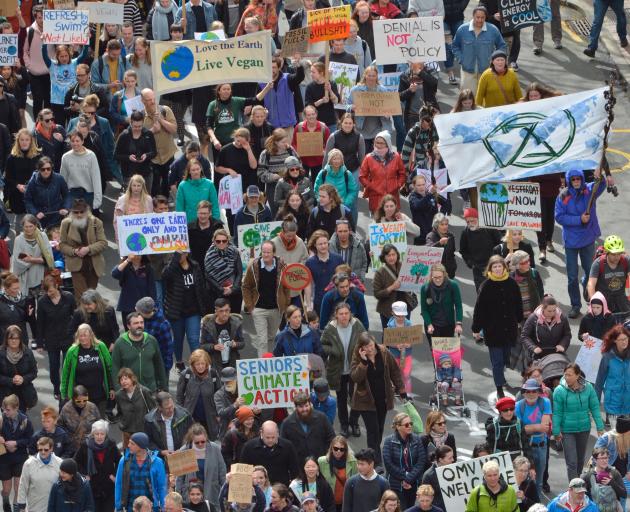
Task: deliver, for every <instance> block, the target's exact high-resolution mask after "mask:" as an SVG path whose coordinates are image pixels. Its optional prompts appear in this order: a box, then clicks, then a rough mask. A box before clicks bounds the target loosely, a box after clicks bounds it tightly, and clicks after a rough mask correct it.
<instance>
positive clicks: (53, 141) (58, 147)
mask: <svg viewBox="0 0 630 512" xmlns="http://www.w3.org/2000/svg"><path fill="white" fill-rule="evenodd" d="M33 135H34V136H35V140H36V142H37V145H38V146H39V147H40V148H41V150H42V153H43V154H44V155H46V156H49V157H50V158H51V159H52V161H53V163H54V164H55V169H56V170H57V169H59V168H60V166H61V156H62V155H63V153H64V151H65V150H66V135H67V132H66V130H65V129H64V128H63V125H61V124H57V123H56V120H55V116H54V114H53V111H52V110H50V109H49V108H45V109H43V110H41V111H40V112H39V114H38V115H37V122H36V123H35V130H34V131H33Z"/></svg>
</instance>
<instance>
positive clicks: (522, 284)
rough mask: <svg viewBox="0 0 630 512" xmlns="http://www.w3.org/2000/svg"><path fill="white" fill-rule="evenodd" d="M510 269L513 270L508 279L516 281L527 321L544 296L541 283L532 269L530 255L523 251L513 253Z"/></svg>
mask: <svg viewBox="0 0 630 512" xmlns="http://www.w3.org/2000/svg"><path fill="white" fill-rule="evenodd" d="M511 267H512V268H513V270H512V272H510V277H511V278H512V279H514V280H515V281H516V284H518V289H519V290H520V291H521V300H522V301H523V318H525V319H527V318H528V317H529V315H531V314H532V312H533V311H534V310H535V309H536V308H537V307H538V306H539V305H540V301H541V300H542V299H543V297H544V296H545V289H544V286H543V281H542V278H541V277H540V272H538V271H537V270H536V269H535V268H533V267H532V261H531V259H530V255H529V254H527V253H526V252H525V251H521V250H520V249H519V250H517V251H514V254H513V255H512V261H511Z"/></svg>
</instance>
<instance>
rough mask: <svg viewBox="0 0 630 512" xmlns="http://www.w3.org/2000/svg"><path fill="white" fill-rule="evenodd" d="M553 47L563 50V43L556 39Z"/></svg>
mask: <svg viewBox="0 0 630 512" xmlns="http://www.w3.org/2000/svg"><path fill="white" fill-rule="evenodd" d="M553 47H554V48H555V49H556V50H562V43H561V42H560V41H554V42H553Z"/></svg>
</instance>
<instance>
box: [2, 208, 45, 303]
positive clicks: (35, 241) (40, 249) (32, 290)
mask: <svg viewBox="0 0 630 512" xmlns="http://www.w3.org/2000/svg"><path fill="white" fill-rule="evenodd" d="M54 267H55V262H54V261H53V255H52V249H51V247H50V242H49V241H48V237H47V236H46V234H45V233H44V232H43V231H41V230H40V226H39V221H38V220H37V218H36V217H35V216H34V215H31V214H27V215H25V216H24V217H23V218H22V232H21V233H20V234H19V235H18V236H16V237H15V242H14V243H13V256H12V258H11V269H12V270H13V273H14V274H15V275H16V276H18V278H19V280H20V292H21V293H22V295H35V296H37V295H38V294H39V290H40V288H41V285H42V279H44V272H45V271H46V269H49V270H51V269H53V268H54Z"/></svg>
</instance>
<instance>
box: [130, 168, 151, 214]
mask: <svg viewBox="0 0 630 512" xmlns="http://www.w3.org/2000/svg"><path fill="white" fill-rule="evenodd" d="M132 183H140V184H141V185H142V190H141V191H140V206H142V207H144V205H145V204H147V199H150V198H151V196H150V195H149V193H148V192H147V185H146V182H145V181H144V178H143V177H142V176H141V175H140V174H134V175H133V176H132V177H131V178H129V185H127V190H125V205H126V206H127V207H129V203H130V200H131V184H132ZM125 213H126V212H125ZM143 213H153V212H143Z"/></svg>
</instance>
